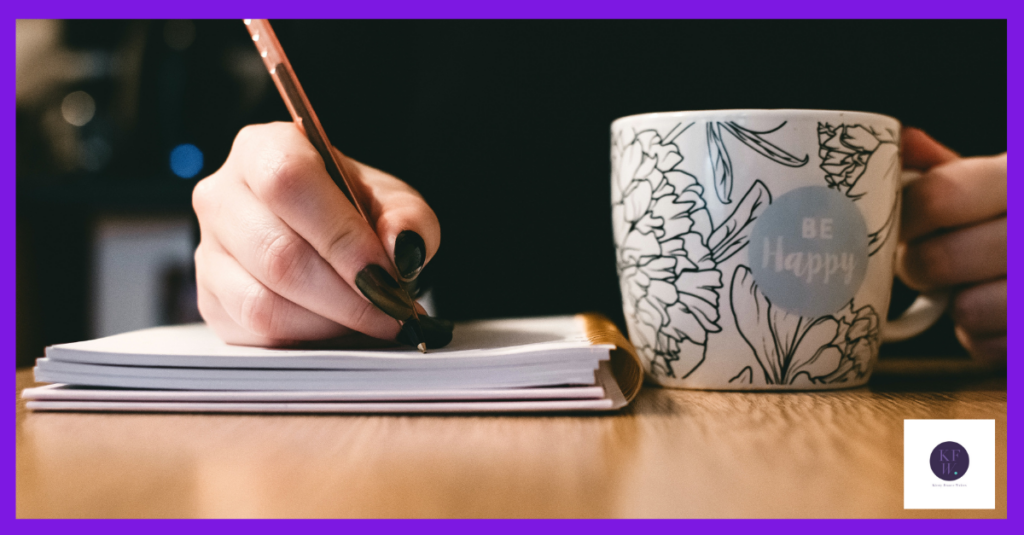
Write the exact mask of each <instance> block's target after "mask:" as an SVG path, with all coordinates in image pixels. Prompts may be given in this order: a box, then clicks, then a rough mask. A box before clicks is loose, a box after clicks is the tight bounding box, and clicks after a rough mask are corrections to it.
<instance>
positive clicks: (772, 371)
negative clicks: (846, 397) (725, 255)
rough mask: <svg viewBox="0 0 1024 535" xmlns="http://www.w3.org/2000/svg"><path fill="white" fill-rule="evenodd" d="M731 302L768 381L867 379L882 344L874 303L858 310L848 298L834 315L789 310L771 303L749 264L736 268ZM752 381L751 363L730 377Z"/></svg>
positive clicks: (797, 383) (799, 382) (738, 381)
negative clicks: (800, 312) (872, 362)
mask: <svg viewBox="0 0 1024 535" xmlns="http://www.w3.org/2000/svg"><path fill="white" fill-rule="evenodd" d="M730 306H731V308H732V313H733V317H734V318H735V320H736V327H737V329H738V330H739V332H740V336H742V337H743V340H744V341H746V343H747V345H748V346H749V347H750V349H751V350H752V351H753V353H754V357H755V358H756V359H757V362H758V364H759V365H760V366H761V370H762V372H763V374H764V381H765V383H766V384H773V385H794V386H802V385H807V384H808V383H809V384H831V383H843V382H848V381H854V380H858V379H863V378H865V377H866V376H867V374H868V372H869V370H870V368H871V359H872V357H873V355H875V354H876V353H877V352H878V348H879V345H880V344H881V339H880V335H879V319H878V314H877V313H876V312H875V309H874V308H873V307H872V306H871V305H866V306H863V307H861V308H859V309H855V307H854V304H853V300H850V303H849V304H848V305H846V306H844V307H843V308H842V309H840V310H839V312H837V313H836V315H834V316H833V315H824V316H820V317H816V318H811V317H805V316H800V315H798V314H791V313H789V312H786V311H785V310H783V309H781V308H779V307H776V306H774V305H772V302H771V301H770V300H769V299H768V298H767V297H765V295H764V294H763V293H761V290H760V289H759V288H758V285H757V283H756V282H755V281H754V276H753V274H752V273H751V271H750V268H748V267H746V266H738V267H737V268H736V271H735V272H734V273H733V277H732V283H731V287H730ZM753 382H754V373H753V369H752V368H751V367H750V366H747V367H745V368H744V369H743V370H741V371H740V372H739V373H738V374H737V375H736V376H734V377H733V378H732V379H730V381H729V383H730V384H739V385H749V384H753Z"/></svg>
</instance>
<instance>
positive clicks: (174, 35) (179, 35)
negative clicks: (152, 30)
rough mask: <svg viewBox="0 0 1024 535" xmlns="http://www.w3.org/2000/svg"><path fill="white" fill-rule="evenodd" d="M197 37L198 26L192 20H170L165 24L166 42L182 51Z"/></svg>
mask: <svg viewBox="0 0 1024 535" xmlns="http://www.w3.org/2000/svg"><path fill="white" fill-rule="evenodd" d="M195 39H196V26H195V24H192V21H190V20H169V21H167V23H166V24H164V43H166V44H167V46H169V47H171V48H172V49H174V50H177V51H179V52H180V51H182V50H185V49H186V48H188V47H189V45H191V44H192V41H195Z"/></svg>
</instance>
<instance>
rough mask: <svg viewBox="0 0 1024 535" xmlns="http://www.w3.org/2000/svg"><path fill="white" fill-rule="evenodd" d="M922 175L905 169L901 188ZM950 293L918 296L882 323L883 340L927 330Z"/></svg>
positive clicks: (911, 335) (929, 293) (893, 339)
mask: <svg viewBox="0 0 1024 535" xmlns="http://www.w3.org/2000/svg"><path fill="white" fill-rule="evenodd" d="M921 175H922V173H921V172H920V171H914V170H912V169H904V170H903V172H902V173H901V174H900V188H904V187H906V186H907V184H910V183H911V182H913V181H914V180H917V179H918V178H921ZM949 295H950V292H949V290H936V291H934V292H925V293H922V294H921V295H919V296H917V299H916V300H915V301H914V302H913V303H912V304H911V305H910V308H908V309H907V310H906V311H905V312H904V313H903V315H902V316H900V317H898V318H896V319H894V320H892V321H887V322H885V323H884V324H883V325H882V341H883V342H899V341H901V340H906V339H907V338H913V337H914V336H917V335H919V334H921V333H923V332H924V331H926V330H927V329H928V327H931V326H932V325H933V324H934V323H935V322H936V321H938V320H939V318H941V317H942V314H943V313H944V312H945V311H946V307H947V306H948V305H949Z"/></svg>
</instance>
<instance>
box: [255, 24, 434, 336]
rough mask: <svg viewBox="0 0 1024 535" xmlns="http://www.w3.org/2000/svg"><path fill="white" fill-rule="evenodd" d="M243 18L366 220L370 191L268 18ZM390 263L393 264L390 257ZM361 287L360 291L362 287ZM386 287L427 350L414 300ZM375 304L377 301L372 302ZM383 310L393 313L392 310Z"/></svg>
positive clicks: (298, 120)
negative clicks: (346, 159) (323, 121)
mask: <svg viewBox="0 0 1024 535" xmlns="http://www.w3.org/2000/svg"><path fill="white" fill-rule="evenodd" d="M244 22H245V26H246V28H247V29H248V30H249V35H251V36H252V41H253V43H254V44H255V45H256V50H257V51H259V53H260V57H262V58H263V64H264V66H266V68H267V71H268V72H270V77H271V78H273V80H274V85H276V86H277V90H278V92H280V93H281V98H282V99H284V103H285V105H286V106H287V107H288V111H289V112H290V113H291V115H292V120H293V121H295V125H296V126H298V127H299V129H300V130H301V131H302V132H303V133H304V134H305V135H306V138H308V139H309V142H310V143H312V144H313V147H315V148H316V151H317V152H318V153H320V157H321V158H323V160H324V165H325V166H326V167H327V173H328V174H329V175H331V178H332V179H334V183H335V184H337V185H338V188H340V189H341V191H342V193H344V194H345V197H347V198H348V200H349V201H350V202H351V203H352V205H353V206H355V207H356V210H358V211H359V215H361V216H363V219H365V220H367V221H369V218H368V217H367V213H368V212H367V210H366V208H364V206H365V204H366V203H368V202H370V200H371V199H370V196H369V193H368V192H366V191H364V190H363V189H362V187H361V184H359V182H357V181H354V180H351V179H350V177H349V176H348V175H347V174H346V172H345V170H344V167H342V165H341V162H340V161H339V160H338V155H337V154H336V153H335V152H334V151H333V150H331V142H330V141H329V140H328V139H327V134H326V133H325V132H324V128H323V126H321V125H320V120H319V119H317V116H316V112H314V111H313V106H311V105H310V103H309V99H307V98H306V92H305V91H303V90H302V85H301V84H300V83H299V79H298V78H297V77H296V76H295V71H293V70H292V64H291V63H290V62H289V61H288V56H286V55H285V54H284V49H283V48H281V43H280V42H278V40H277V36H276V35H275V34H274V30H273V29H271V27H270V22H269V21H267V20H266V19H245V20H244ZM391 264H392V267H393V268H395V266H394V260H393V259H392V260H391ZM395 272H396V273H398V269H397V268H395ZM357 282H358V281H357ZM360 290H361V291H363V289H362V288H360ZM389 290H391V293H394V294H398V295H399V297H400V299H401V300H402V301H403V302H404V303H405V304H407V305H408V306H409V307H410V308H411V310H412V314H411V316H409V317H407V318H406V319H404V320H402V319H399V320H398V321H399V322H401V323H402V327H403V330H405V328H406V325H407V324H410V325H409V327H411V328H412V329H413V330H414V333H413V334H414V336H415V342H417V343H416V344H415V345H416V348H417V349H419V350H420V351H421V352H424V353H426V351H427V346H426V343H425V341H424V336H423V333H422V330H421V329H420V328H419V325H420V320H419V315H418V314H417V313H416V305H415V302H414V301H413V300H412V297H410V296H409V294H408V292H406V291H405V290H404V289H402V288H401V286H397V289H396V288H389ZM365 293H366V292H365V291H364V294H365ZM374 304H377V303H376V302H375V303H374ZM378 306H380V305H378ZM399 308H401V307H399ZM384 311H385V312H386V313H388V314H389V315H391V316H392V317H394V314H393V313H392V311H389V310H384Z"/></svg>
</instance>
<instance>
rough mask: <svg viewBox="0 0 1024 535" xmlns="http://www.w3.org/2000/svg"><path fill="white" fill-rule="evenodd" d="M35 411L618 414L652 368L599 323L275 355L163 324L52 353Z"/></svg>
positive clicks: (563, 321)
mask: <svg viewBox="0 0 1024 535" xmlns="http://www.w3.org/2000/svg"><path fill="white" fill-rule="evenodd" d="M35 377H36V381H37V382H45V383H54V384H51V385H47V386H42V387H37V388H28V389H25V390H24V391H23V392H22V397H23V398H24V399H26V400H28V402H27V407H28V408H30V409H34V410H63V411H133V412H267V413H291V412H298V413H373V412H522V411H526V412H537V411H576V410H580V411H610V410H617V409H620V408H622V407H624V406H626V405H627V404H628V403H629V402H630V401H631V400H632V399H633V397H635V396H636V394H637V392H639V390H640V386H641V383H642V381H643V369H642V366H641V364H640V361H639V359H638V358H637V355H636V351H635V349H634V348H633V346H632V345H631V344H630V343H629V341H628V340H626V338H625V337H623V336H622V334H621V333H620V332H619V331H618V329H617V328H616V327H615V325H614V323H612V322H611V321H609V320H608V319H607V318H604V317H603V316H600V315H596V314H580V315H576V316H558V317H548V318H528V319H502V320H485V321H474V322H465V323H460V324H457V325H456V330H455V336H454V338H453V340H452V343H451V344H449V345H448V346H447V347H445V348H443V349H437V350H431V351H429V352H428V353H426V354H422V353H420V352H419V351H416V350H415V349H405V348H386V349H363V350H338V349H270V348H258V347H245V346H233V345H228V344H225V343H224V342H221V341H220V340H219V339H218V338H217V336H216V335H215V334H214V333H213V332H212V331H211V330H210V329H209V328H208V327H206V326H205V325H203V324H195V325H180V326H171V327H156V328H152V329H144V330H140V331H134V332H130V333H124V334H118V335H114V336H109V337H106V338H100V339H96V340H88V341H84V342H76V343H70V344H59V345H54V346H50V347H48V348H46V357H45V358H42V359H39V360H38V361H37V362H36V368H35Z"/></svg>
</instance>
